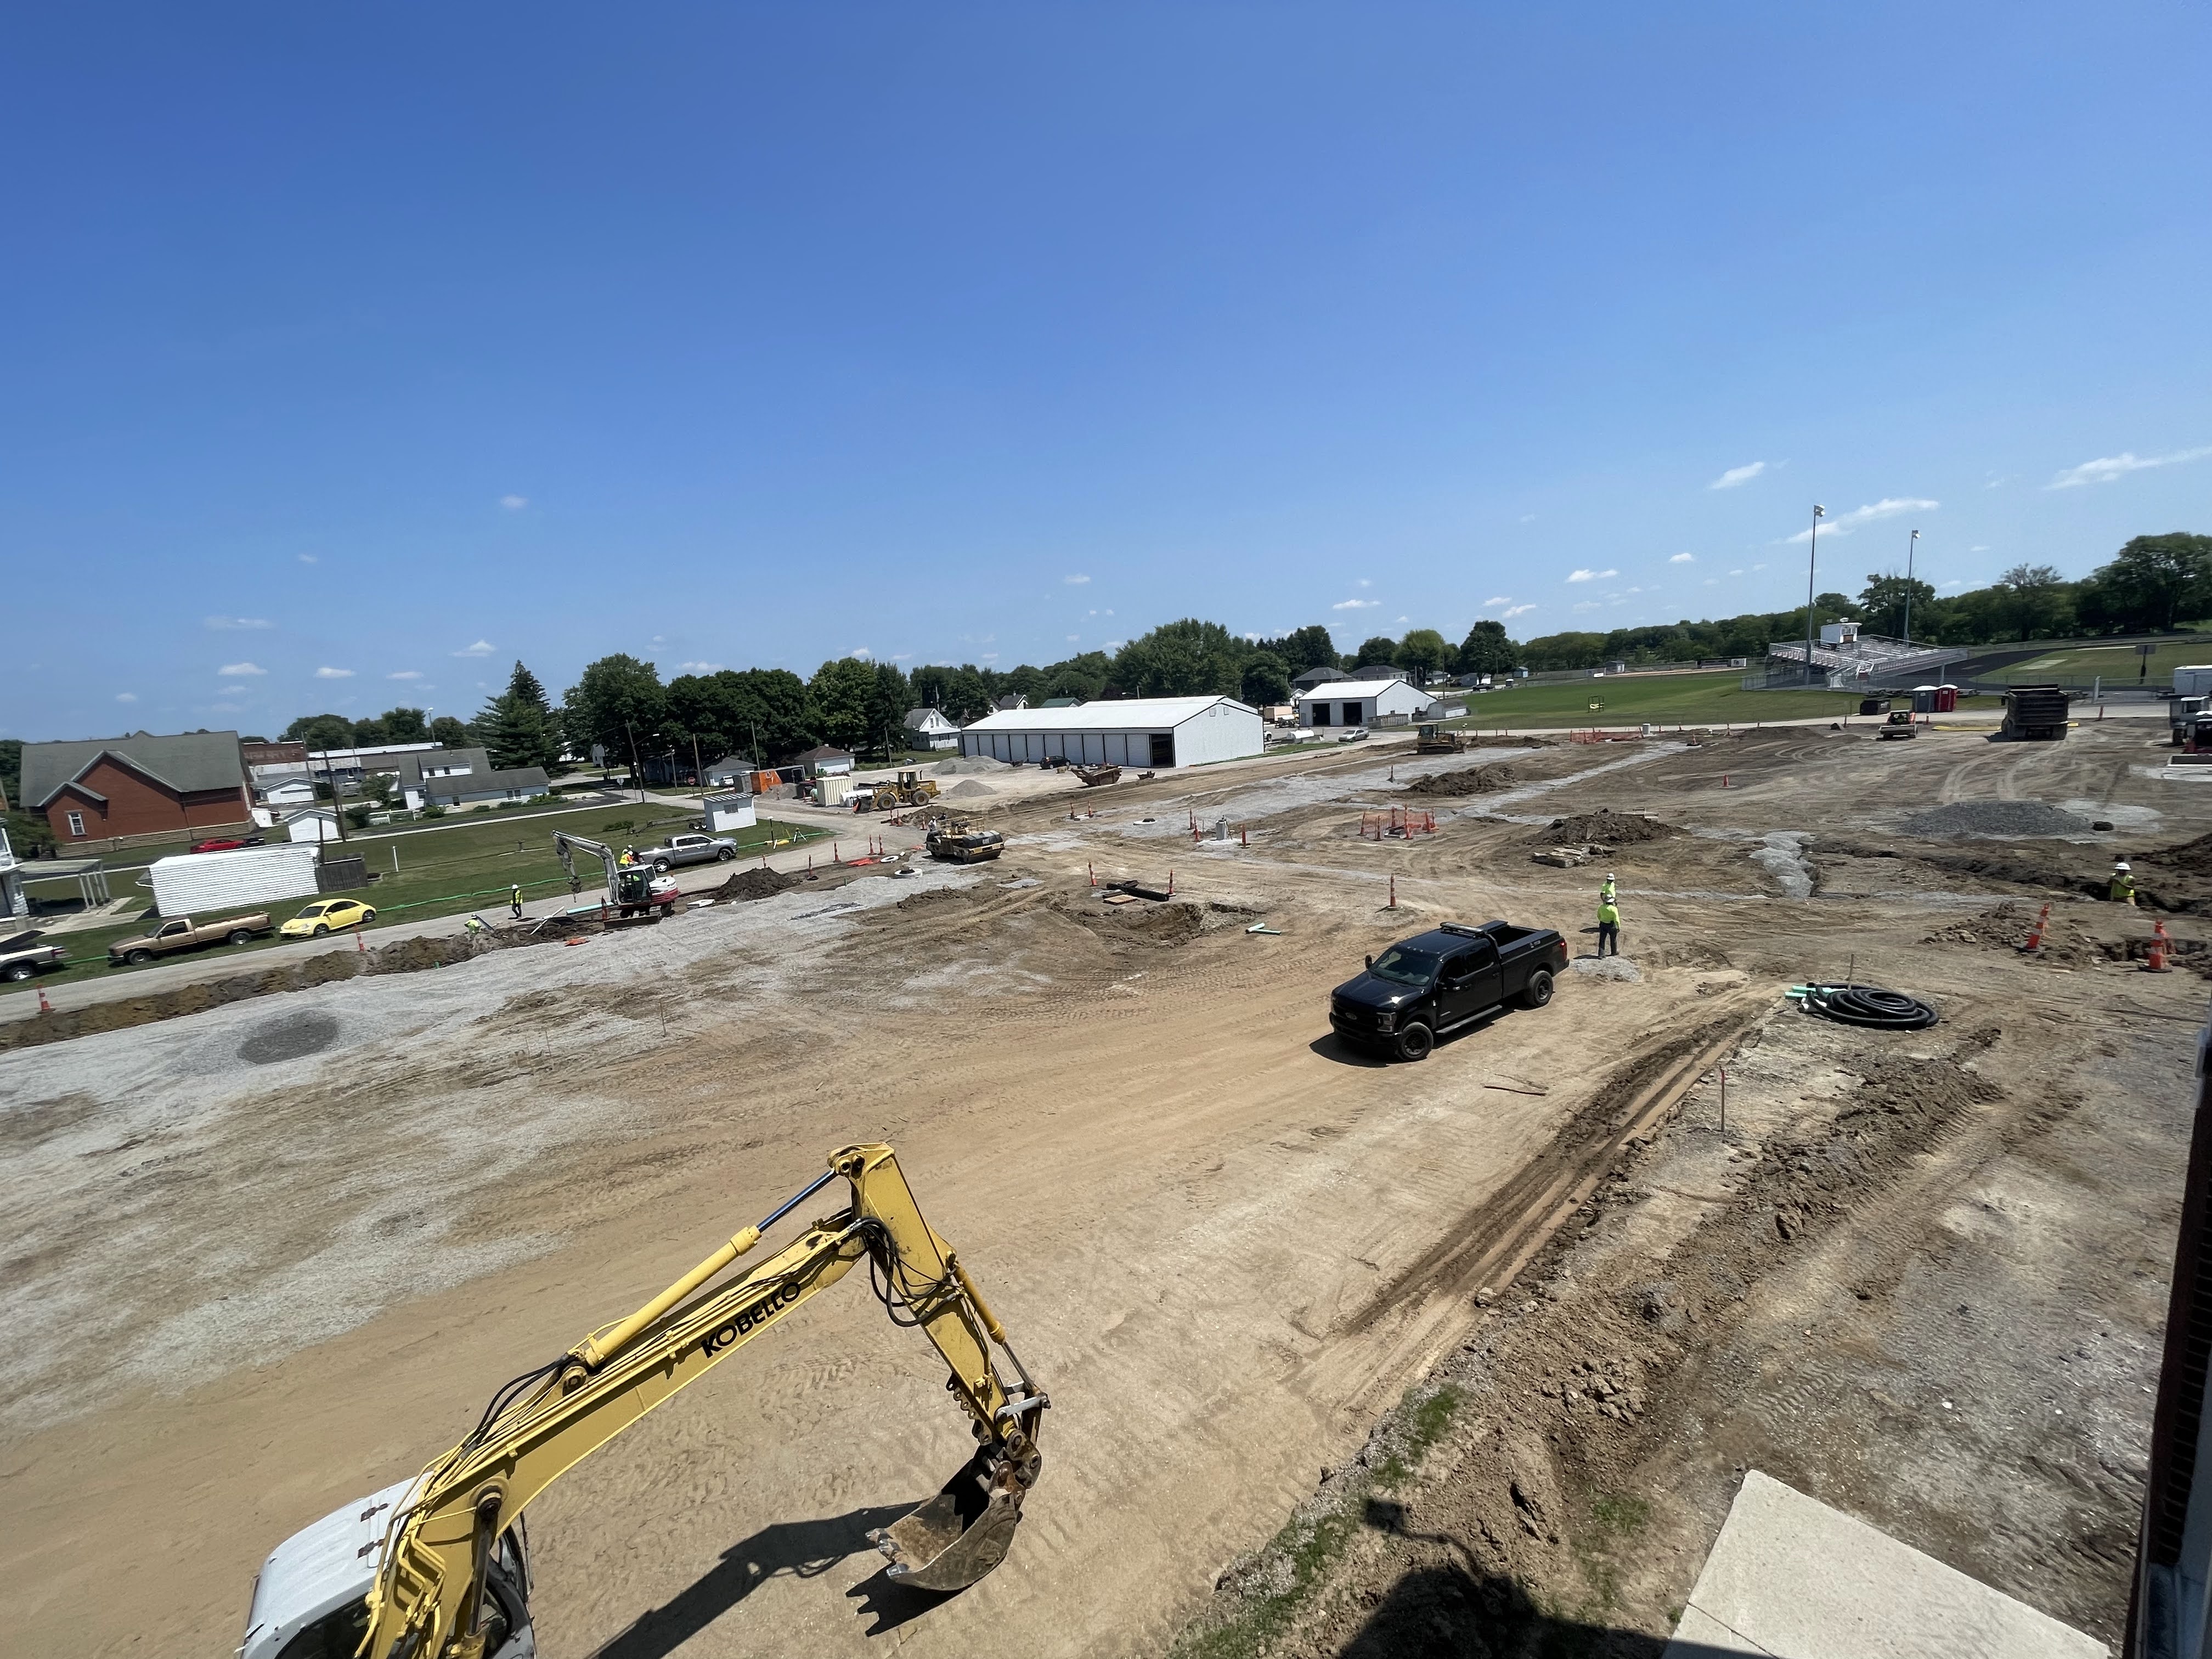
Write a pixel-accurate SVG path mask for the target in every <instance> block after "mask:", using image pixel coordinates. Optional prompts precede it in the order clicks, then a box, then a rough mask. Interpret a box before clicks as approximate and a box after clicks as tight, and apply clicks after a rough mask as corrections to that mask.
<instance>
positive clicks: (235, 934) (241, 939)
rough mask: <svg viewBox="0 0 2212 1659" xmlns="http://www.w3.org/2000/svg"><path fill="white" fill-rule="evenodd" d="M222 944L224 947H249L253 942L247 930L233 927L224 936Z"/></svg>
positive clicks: (249, 931)
mask: <svg viewBox="0 0 2212 1659" xmlns="http://www.w3.org/2000/svg"><path fill="white" fill-rule="evenodd" d="M222 942H223V943H224V944H225V945H250V944H252V942H253V934H252V932H251V930H249V929H247V928H244V927H234V928H232V929H231V930H230V932H229V933H227V934H226V935H224V937H223V941H222Z"/></svg>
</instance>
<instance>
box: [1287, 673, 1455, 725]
mask: <svg viewBox="0 0 2212 1659" xmlns="http://www.w3.org/2000/svg"><path fill="white" fill-rule="evenodd" d="M1433 702H1436V699H1435V698H1434V697H1432V696H1430V695H1429V694H1428V693H1427V692H1425V691H1423V690H1419V688H1418V687H1415V686H1412V685H1408V684H1407V683H1406V682H1405V681H1403V680H1401V679H1397V678H1391V679H1387V680H1329V681H1328V682H1326V683H1325V684H1321V685H1317V686H1316V687H1315V688H1314V689H1313V690H1310V691H1301V692H1299V693H1298V695H1297V705H1298V724H1299V725H1300V726H1372V725H1374V724H1375V722H1376V721H1377V720H1382V719H1384V718H1385V717H1387V716H1390V715H1396V716H1398V717H1399V718H1400V719H1403V720H1411V719H1413V718H1414V717H1415V716H1417V715H1419V714H1425V713H1426V712H1427V711H1428V708H1429V706H1430V705H1431V703H1433Z"/></svg>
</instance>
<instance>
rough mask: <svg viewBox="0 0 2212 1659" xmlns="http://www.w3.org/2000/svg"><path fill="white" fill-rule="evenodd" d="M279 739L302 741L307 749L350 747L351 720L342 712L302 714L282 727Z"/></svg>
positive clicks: (351, 738) (351, 735) (291, 741)
mask: <svg viewBox="0 0 2212 1659" xmlns="http://www.w3.org/2000/svg"><path fill="white" fill-rule="evenodd" d="M281 741H283V742H285V743H304V744H307V747H308V748H309V749H311V750H312V749H350V748H352V747H353V722H352V721H351V720H348V719H347V718H346V717H345V716H344V715H343V714H302V715H301V716H300V718H299V719H297V720H294V721H293V722H292V723H291V724H290V725H289V726H286V727H285V728H284V735H283V738H282V739H281Z"/></svg>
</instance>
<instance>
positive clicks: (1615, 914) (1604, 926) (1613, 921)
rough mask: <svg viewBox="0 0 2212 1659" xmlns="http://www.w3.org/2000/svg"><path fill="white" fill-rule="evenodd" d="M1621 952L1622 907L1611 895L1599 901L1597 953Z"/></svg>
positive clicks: (1614, 953)
mask: <svg viewBox="0 0 2212 1659" xmlns="http://www.w3.org/2000/svg"><path fill="white" fill-rule="evenodd" d="M1608 952H1609V953H1610V954H1612V955H1613V956H1616V957H1617V956H1619V955H1620V906H1619V905H1617V904H1615V903H1614V902H1613V900H1612V899H1611V898H1610V897H1607V898H1601V899H1600V900H1599V901H1598V902H1597V953H1598V955H1600V956H1605V955H1607V953H1608Z"/></svg>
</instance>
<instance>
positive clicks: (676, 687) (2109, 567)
mask: <svg viewBox="0 0 2212 1659" xmlns="http://www.w3.org/2000/svg"><path fill="white" fill-rule="evenodd" d="M1908 597H1909V598H1910V601H1911V627H1912V636H1913V637H1914V638H1915V639H1917V640H1921V641H1927V642H1928V643H1930V644H1934V645H1984V644H1991V643H1997V642H2002V641H2007V640H2015V639H2017V640H2029V639H2050V638H2055V637H2063V636H2066V635H2075V634H2110V633H2129V632H2144V631H2150V630H2164V629H2171V628H2173V627H2174V626H2176V625H2177V623H2179V622H2181V621H2183V620H2185V619H2190V618H2195V617H2202V616H2207V615H2212V536H2193V535H2186V534H2181V533H2178V532H2177V533H2175V534H2172V535H2167V536H2139V537H2137V538H2135V539H2134V540H2133V541H2130V543H2128V544H2127V545H2126V546H2125V547H2124V548H2122V549H2121V550H2120V551H2119V553H2118V555H2116V556H2114V557H2113V559H2112V561H2111V562H2109V563H2107V564H2105V565H2102V566H2100V567H2099V568H2097V569H2096V570H2095V571H2093V572H2092V573H2091V574H2090V575H2088V576H2087V578H2085V579H2084V580H2081V581H2077V582H2069V581H2066V580H2063V579H2062V578H2061V577H2060V576H2059V574H2058V573H2057V571H2056V570H2055V569H2052V568H2051V567H2049V566H2047V565H2020V566H2016V567H2015V568H2012V569H2010V570H2008V571H2007V572H2005V574H2003V575H2002V576H2001V577H2000V578H1998V580H1997V581H1996V583H1995V584H1994V585H1992V586H1989V587H1985V588H1978V589H1975V590H1973V591H1972V592H1964V593H1956V594H1951V595H1948V596H1946V595H1942V594H1940V593H1938V592H1936V589H1935V588H1934V587H1933V586H1930V585H1929V584H1928V583H1927V582H1924V581H1921V580H1917V579H1915V580H1910V581H1908V580H1906V579H1905V578H1904V577H1902V576H1899V575H1897V574H1894V573H1887V574H1883V573H1875V572H1870V573H1869V574H1868V576H1867V580H1866V586H1865V587H1864V588H1863V589H1862V590H1861V591H1860V593H1859V595H1858V597H1857V599H1851V598H1850V597H1848V596H1846V595H1844V594H1842V593H1822V594H1820V595H1819V596H1817V598H1816V599H1814V617H1815V620H1816V622H1834V621H1838V620H1844V619H1848V620H1851V621H1856V622H1858V623H1861V624H1862V625H1863V626H1865V627H1866V628H1868V629H1870V630H1871V631H1873V632H1875V633H1881V634H1889V635H1897V634H1900V633H1902V632H1903V630H1904V627H1905V606H1906V602H1907V599H1908ZM1805 622H1806V616H1805V608H1804V607H1803V606H1802V605H1800V606H1798V607H1797V608H1796V610H1794V611H1774V612H1769V613H1750V614H1747V615H1744V616H1740V617H1727V618H1723V619H1720V620H1717V621H1707V622H1691V621H1687V620H1685V621H1682V622H1679V623H1673V624H1671V625H1665V626H1659V627H1648V628H1632V629H1613V630H1611V631H1610V632H1607V633H1594V632H1593V633H1573V632H1571V633H1560V634H1548V635H1539V636H1538V637H1536V638H1534V639H1531V640H1528V641H1515V640H1513V639H1512V638H1510V636H1508V635H1507V633H1506V631H1505V629H1504V625H1503V624H1502V623H1497V622H1492V621H1489V620H1485V621H1482V622H1478V623H1475V624H1474V627H1473V628H1472V629H1469V630H1468V633H1467V635H1466V636H1465V637H1464V638H1463V639H1462V640H1461V641H1460V642H1459V643H1458V644H1456V645H1454V644H1453V643H1452V642H1451V641H1449V640H1448V639H1446V638H1445V637H1444V635H1442V634H1440V633H1438V632H1437V630H1436V629H1431V628H1416V629H1411V630H1410V631H1409V632H1407V633H1406V634H1405V635H1402V636H1401V637H1398V638H1392V637H1391V636H1389V635H1374V636H1373V637H1371V638H1369V639H1366V640H1364V641H1361V642H1360V645H1359V647H1358V650H1356V651H1351V652H1340V651H1339V650H1338V649H1337V648H1336V642H1335V640H1334V636H1333V635H1331V634H1330V632H1329V630H1328V629H1327V628H1325V627H1323V626H1322V625H1321V624H1319V623H1315V624H1313V625H1311V626H1309V627H1305V628H1300V629H1293V630H1292V631H1291V632H1290V633H1288V634H1285V635H1280V636H1279V637H1276V638H1272V639H1268V638H1255V637H1252V636H1249V635H1238V634H1234V633H1231V631H1230V630H1229V629H1227V628H1225V627H1224V626H1223V625H1222V624H1220V623H1212V622H1204V621H1200V620H1199V619H1198V618H1195V617H1186V618H1184V619H1183V620H1182V621H1180V622H1172V623H1164V624H1163V625H1161V626H1160V627H1158V628H1155V629H1152V631H1151V632H1150V633H1148V634H1146V635H1143V636H1142V637H1140V638H1138V639H1134V640H1131V641H1128V642H1127V644H1125V645H1123V646H1121V647H1119V648H1118V649H1117V650H1115V651H1114V652H1113V653H1110V654H1109V653H1106V652H1103V651H1086V652H1083V653H1079V654H1078V655H1075V656H1073V657H1069V658H1066V659H1064V660H1062V661H1060V662H1055V663H1049V664H1047V665H1045V666H1043V667H1042V668H1039V667H1035V666H1032V665H1029V664H1026V663H1025V664H1023V665H1021V666H1019V667H1017V668H1009V669H998V668H993V667H988V666H979V665H976V664H974V663H963V664H961V665H958V666H957V667H956V666H952V665H942V664H928V665H923V666H921V667H918V668H915V669H914V670H913V671H911V672H908V671H904V670H902V669H900V668H899V667H898V666H897V665H895V664H892V663H884V662H874V661H870V660H868V659H863V658H858V657H841V658H837V659H833V660H831V661H829V662H825V663H823V665H821V667H819V668H817V670H816V671H814V673H813V675H812V677H811V678H806V679H801V678H799V676H798V675H797V674H794V673H793V672H791V671H789V670H787V669H781V668H744V669H720V670H717V671H714V672H711V673H704V674H697V673H693V674H680V675H678V676H677V677H676V678H673V679H671V680H667V681H665V682H664V681H663V680H662V679H661V678H660V674H659V670H658V669H657V668H656V667H655V665H653V664H652V663H649V662H644V661H641V660H640V659H637V658H635V657H632V656H629V655H626V654H619V653H618V654H617V655H614V656H608V657H602V658H600V659H599V660H598V661H596V662H594V663H592V664H591V665H589V666H587V667H586V669H585V670H584V671H583V673H582V674H581V675H580V677H579V678H578V680H577V683H576V684H574V685H573V686H570V687H569V688H568V691H567V693H566V695H565V696H563V697H562V701H561V702H560V703H559V704H558V705H556V704H555V703H554V702H552V700H551V699H550V697H549V696H548V695H547V694H546V691H545V688H544V685H543V684H541V683H540V682H539V680H538V677H537V676H536V675H535V674H533V673H532V672H531V671H530V670H529V669H528V668H526V667H525V666H524V665H522V664H521V663H520V662H518V663H516V664H515V665H514V669H513V673H512V674H511V675H509V677H508V679H507V686H506V689H505V690H502V691H501V692H499V693H498V694H497V695H495V696H493V697H491V698H490V699H489V701H488V702H486V703H485V704H484V706H483V708H482V709H481V710H480V711H479V712H478V713H477V715H476V717H475V718H474V719H473V720H468V721H463V720H457V719H455V718H453V716H450V715H441V716H440V717H439V718H438V719H436V720H426V719H425V718H424V714H423V711H422V710H421V709H419V708H392V709H387V710H386V712H385V713H383V714H380V715H377V716H376V717H375V718H374V719H373V720H348V719H347V718H346V717H345V716H343V715H341V714H308V715H303V716H302V717H301V718H300V719H299V720H295V721H293V722H292V724H291V725H290V726H288V727H286V728H285V731H284V738H285V739H286V740H287V741H295V742H305V743H307V744H308V745H309V746H310V747H312V748H317V749H343V748H354V747H366V746H371V745H374V744H386V743H410V742H417V743H420V742H433V743H442V744H446V745H447V747H449V748H454V747H463V746H475V745H481V746H483V748H484V749H485V750H488V751H489V757H490V759H491V761H492V763H493V764H494V765H495V766H499V767H520V766H539V767H543V768H544V769H545V770H546V771H547V772H549V773H552V774H558V773H559V772H561V771H562V770H563V769H566V768H567V766H568V765H571V764H573V763H574V760H570V761H564V759H563V757H564V756H567V757H574V758H575V759H580V758H581V757H586V756H587V755H589V754H590V752H591V750H592V749H593V748H594V747H595V746H596V747H598V748H599V749H600V750H602V751H603V753H604V755H605V760H606V763H608V764H609V765H611V766H615V767H619V768H621V769H624V770H628V769H630V768H631V767H632V765H633V763H635V764H638V765H644V764H647V763H665V764H668V765H670V766H671V767H672V769H674V770H676V771H679V772H690V770H691V769H692V767H693V764H694V761H695V757H696V761H697V762H698V763H712V762H714V761H716V760H720V759H721V758H723V757H727V756H743V757H750V758H752V759H753V760H754V761H755V762H756V763H759V764H763V765H773V764H775V763H780V762H784V761H788V760H789V759H791V758H792V757H793V756H795V755H797V754H799V753H800V752H802V751H803V750H807V749H809V748H811V747H813V746H815V745H816V744H831V745H834V746H835V747H836V748H840V749H846V750H852V751H854V752H855V753H866V752H880V753H884V754H889V753H891V752H894V751H896V750H898V749H901V748H902V747H905V746H906V742H905V738H904V735H903V733H904V726H905V719H906V715H907V713H908V710H910V709H915V708H936V709H939V710H940V711H942V712H943V713H944V714H945V716H946V717H947V718H948V719H950V720H955V721H957V722H960V723H963V724H964V723H966V722H967V721H969V720H976V719H979V718H981V716H982V715H984V714H988V713H989V712H990V711H991V709H992V708H994V706H996V705H997V704H998V703H999V702H1000V700H1002V699H1004V698H1006V697H1010V696H1020V697H1023V698H1025V699H1026V700H1027V701H1028V702H1030V704H1031V705H1032V706H1034V705H1036V704H1037V703H1041V702H1046V701H1048V699H1051V698H1054V697H1073V698H1076V699H1079V700H1081V701H1084V702H1092V701H1096V700H1097V699H1098V698H1101V697H1170V696H1231V697H1236V698H1237V699H1239V700H1240V701H1242V702H1247V703H1249V704H1251V705H1253V706H1254V707H1255V708H1259V707H1264V706H1265V705H1267V704H1269V703H1279V702H1287V701H1288V700H1289V698H1290V696H1291V681H1292V679H1293V678H1295V677H1296V676H1297V675H1299V674H1302V673H1304V672H1305V671H1308V670H1309V669H1313V668H1334V669H1338V670H1340V671H1344V672H1346V673H1357V672H1358V671H1361V670H1363V669H1373V670H1376V671H1389V672H1402V673H1405V674H1407V675H1409V676H1414V677H1425V676H1428V675H1431V674H1434V673H1437V672H1445V673H1452V674H1505V673H1510V672H1511V671H1513V670H1515V669H1516V668H1527V669H1530V670H1532V671H1544V670H1558V669H1577V668H1594V667H1597V666H1599V665H1601V664H1604V663H1607V662H1623V661H1625V662H1632V663H1650V662H1680V661H1693V660H1699V659H1716V660H1726V659H1730V658H1735V657H1744V658H1753V657H1760V656H1764V655H1765V653H1766V649H1767V647H1768V645H1769V644H1770V643H1772V642H1775V641H1784V642H1786V641H1791V640H1801V639H1802V638H1804V636H1805Z"/></svg>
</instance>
